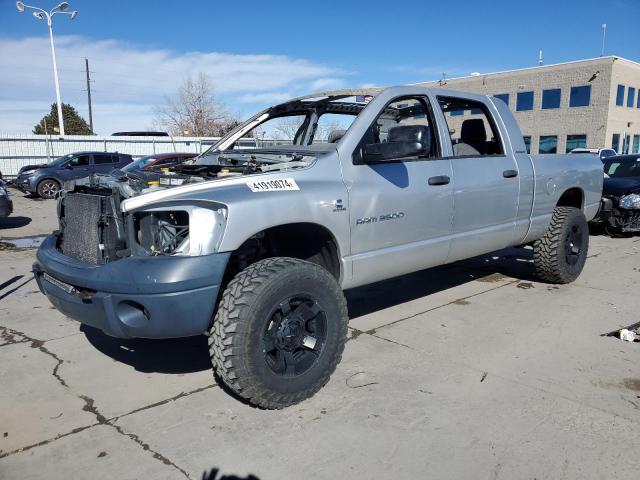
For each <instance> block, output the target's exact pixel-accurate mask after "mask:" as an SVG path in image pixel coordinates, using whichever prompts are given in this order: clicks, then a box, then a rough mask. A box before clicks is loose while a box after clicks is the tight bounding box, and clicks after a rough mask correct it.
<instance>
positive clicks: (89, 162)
mask: <svg viewBox="0 0 640 480" xmlns="http://www.w3.org/2000/svg"><path fill="white" fill-rule="evenodd" d="M132 161H133V159H132V158H131V155H127V154H124V153H110V152H77V153H70V154H68V155H64V156H62V157H58V158H56V159H55V160H53V161H52V162H51V163H42V164H39V165H26V166H24V167H22V168H21V169H20V170H19V171H18V176H17V178H16V180H15V182H14V184H15V186H16V187H17V188H19V189H21V190H23V191H25V192H29V193H33V194H36V195H38V196H40V197H42V198H53V197H55V196H56V194H57V193H58V192H59V191H60V188H61V187H62V184H63V183H64V182H66V181H67V180H73V179H76V178H82V177H87V176H89V175H91V174H92V173H110V172H111V171H112V170H113V169H114V168H122V167H124V166H125V165H127V164H129V163H131V162H132Z"/></svg>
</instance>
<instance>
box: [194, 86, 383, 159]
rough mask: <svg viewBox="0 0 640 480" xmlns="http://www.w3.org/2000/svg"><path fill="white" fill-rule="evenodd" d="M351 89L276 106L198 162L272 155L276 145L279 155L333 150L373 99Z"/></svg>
mask: <svg viewBox="0 0 640 480" xmlns="http://www.w3.org/2000/svg"><path fill="white" fill-rule="evenodd" d="M350 93H353V91H349V92H348V93H344V94H339V93H337V92H336V94H335V95H326V96H319V97H314V98H302V99H299V100H292V101H291V102H288V103H283V104H281V105H277V106H275V107H272V108H270V109H268V110H266V111H264V112H262V113H261V114H259V115H256V116H255V117H252V118H251V119H249V120H247V121H246V122H245V123H243V124H242V125H240V126H239V127H238V128H237V129H236V130H235V131H234V132H232V133H231V134H229V135H228V136H227V137H224V138H223V139H222V140H220V142H218V143H217V144H216V145H214V146H213V147H211V148H210V149H209V150H208V151H206V152H205V153H203V154H202V155H201V156H200V157H198V158H197V159H196V160H195V163H196V164H208V163H210V162H211V161H212V158H214V157H217V156H219V155H220V154H222V153H224V156H228V155H230V154H232V153H233V154H235V153H237V154H239V155H249V154H255V153H257V152H256V151H257V150H258V151H262V152H263V153H264V154H269V155H271V154H274V153H273V150H274V148H277V150H278V152H279V153H278V155H279V156H281V154H282V152H283V151H288V150H290V151H292V152H293V151H295V152H297V153H301V154H302V153H306V152H309V154H310V155H315V154H316V153H317V152H318V151H328V150H331V149H332V147H331V144H335V143H337V142H339V141H340V139H341V138H342V137H343V136H344V135H345V133H346V131H347V129H348V128H349V127H350V126H351V124H352V123H353V121H354V120H355V118H356V117H357V116H358V115H359V114H360V112H361V111H362V110H363V109H364V108H365V107H366V106H367V104H368V103H369V102H370V101H371V100H372V99H373V95H370V94H366V95H357V94H350ZM287 147H291V148H290V149H288V148H287ZM269 150H270V152H267V151H269ZM314 152H316V153H314ZM274 155H275V154H274ZM274 160H275V161H278V160H276V159H274Z"/></svg>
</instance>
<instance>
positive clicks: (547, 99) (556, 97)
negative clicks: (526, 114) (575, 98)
mask: <svg viewBox="0 0 640 480" xmlns="http://www.w3.org/2000/svg"><path fill="white" fill-rule="evenodd" d="M572 90H573V89H572ZM560 93H561V92H560V89H559V88H552V89H549V90H543V91H542V109H543V110H547V109H549V108H560Z"/></svg>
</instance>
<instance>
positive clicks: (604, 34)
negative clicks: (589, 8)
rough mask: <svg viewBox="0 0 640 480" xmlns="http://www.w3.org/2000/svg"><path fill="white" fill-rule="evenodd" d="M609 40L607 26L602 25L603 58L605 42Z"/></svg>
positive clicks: (601, 54)
mask: <svg viewBox="0 0 640 480" xmlns="http://www.w3.org/2000/svg"><path fill="white" fill-rule="evenodd" d="M606 38H607V24H606V23H603V24H602V51H601V53H600V56H601V57H604V41H605V39H606Z"/></svg>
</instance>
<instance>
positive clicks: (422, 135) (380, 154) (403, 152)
mask: <svg viewBox="0 0 640 480" xmlns="http://www.w3.org/2000/svg"><path fill="white" fill-rule="evenodd" d="M430 151H431V131H430V130H429V129H428V128H427V127H426V126H424V125H404V126H400V127H393V128H391V129H390V130H389V134H388V136H387V142H386V143H369V144H367V145H365V146H364V160H365V162H384V161H388V160H398V159H401V158H408V157H418V156H421V155H427V154H428V153H429V152H430Z"/></svg>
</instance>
